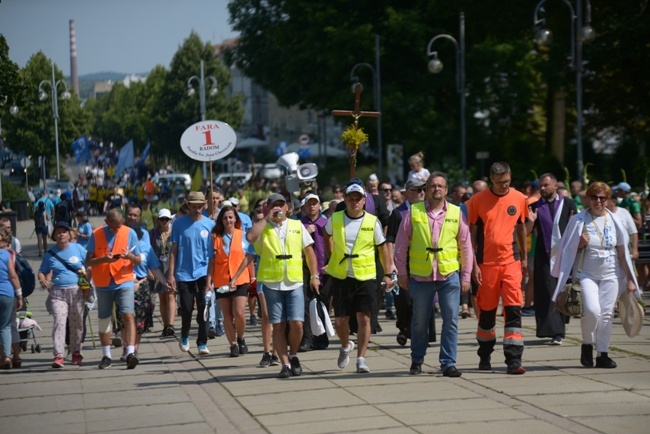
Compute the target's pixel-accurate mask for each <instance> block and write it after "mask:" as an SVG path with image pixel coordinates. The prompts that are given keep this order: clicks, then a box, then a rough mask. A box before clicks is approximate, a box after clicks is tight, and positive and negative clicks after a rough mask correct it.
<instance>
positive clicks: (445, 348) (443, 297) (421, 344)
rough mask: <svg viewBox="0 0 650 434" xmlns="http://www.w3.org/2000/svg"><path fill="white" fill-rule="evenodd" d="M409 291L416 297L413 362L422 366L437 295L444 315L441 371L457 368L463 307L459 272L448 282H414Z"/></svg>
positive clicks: (412, 326)
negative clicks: (459, 318) (459, 308)
mask: <svg viewBox="0 0 650 434" xmlns="http://www.w3.org/2000/svg"><path fill="white" fill-rule="evenodd" d="M409 291H411V297H413V319H412V320H411V360H412V362H413V363H423V362H424V356H425V355H426V354H427V345H428V343H429V320H430V318H431V312H432V309H431V306H433V299H434V296H435V295H436V293H437V294H438V300H439V302H440V313H441V314H442V331H441V333H440V368H441V369H442V370H443V371H444V370H445V369H447V368H448V367H450V366H454V365H456V351H457V350H458V307H459V305H460V278H459V276H458V272H455V273H453V274H452V275H451V276H449V278H448V279H447V280H443V281H436V282H418V281H417V280H414V279H411V281H410V282H409Z"/></svg>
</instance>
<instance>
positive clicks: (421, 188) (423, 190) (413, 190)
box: [409, 187, 427, 193]
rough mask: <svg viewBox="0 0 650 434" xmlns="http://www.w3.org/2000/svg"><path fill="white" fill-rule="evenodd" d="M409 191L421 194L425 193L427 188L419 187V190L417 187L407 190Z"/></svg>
mask: <svg viewBox="0 0 650 434" xmlns="http://www.w3.org/2000/svg"><path fill="white" fill-rule="evenodd" d="M409 191H410V192H413V193H423V192H425V191H427V188H426V187H419V188H418V187H411V188H409Z"/></svg>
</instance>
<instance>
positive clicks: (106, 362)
mask: <svg viewBox="0 0 650 434" xmlns="http://www.w3.org/2000/svg"><path fill="white" fill-rule="evenodd" d="M111 362H112V360H111V358H110V357H106V356H104V357H102V361H101V362H99V366H98V367H99V369H108V368H110V367H111V366H113V364H112V363H111Z"/></svg>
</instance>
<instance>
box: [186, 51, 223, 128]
mask: <svg viewBox="0 0 650 434" xmlns="http://www.w3.org/2000/svg"><path fill="white" fill-rule="evenodd" d="M192 80H194V81H197V82H198V83H199V101H200V108H201V120H202V121H204V120H205V81H206V80H210V82H211V83H212V87H211V88H210V96H215V95H216V94H217V92H218V90H217V79H216V78H214V76H213V75H209V76H207V77H206V76H205V74H204V72H203V60H201V76H200V77H199V76H197V75H193V76H191V77H190V78H189V80H187V96H193V95H194V94H195V93H196V91H195V90H194V87H192Z"/></svg>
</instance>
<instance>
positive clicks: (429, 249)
mask: <svg viewBox="0 0 650 434" xmlns="http://www.w3.org/2000/svg"><path fill="white" fill-rule="evenodd" d="M431 252H433V253H438V252H442V247H435V248H434V247H427V261H428V260H429V259H430V258H431Z"/></svg>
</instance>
